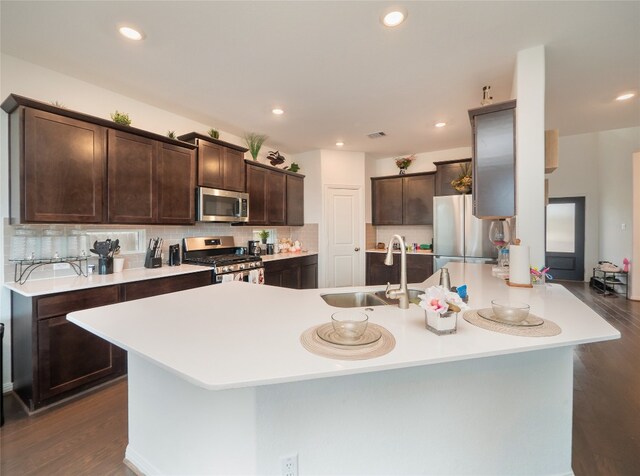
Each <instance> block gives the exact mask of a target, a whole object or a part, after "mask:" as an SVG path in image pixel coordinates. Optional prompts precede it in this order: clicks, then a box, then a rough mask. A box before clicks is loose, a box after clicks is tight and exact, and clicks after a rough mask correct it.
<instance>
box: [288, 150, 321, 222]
mask: <svg viewBox="0 0 640 476" xmlns="http://www.w3.org/2000/svg"><path fill="white" fill-rule="evenodd" d="M292 161H293V162H296V163H297V164H298V165H299V166H300V170H299V172H300V173H301V174H303V175H304V176H305V178H304V221H305V222H306V223H320V222H321V221H322V203H321V200H320V197H321V196H322V171H321V167H320V163H321V159H320V151H319V150H312V151H309V152H303V153H301V154H295V155H294V156H292Z"/></svg>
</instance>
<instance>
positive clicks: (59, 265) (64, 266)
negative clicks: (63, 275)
mask: <svg viewBox="0 0 640 476" xmlns="http://www.w3.org/2000/svg"><path fill="white" fill-rule="evenodd" d="M69 268H71V265H70V264H69V263H55V264H54V265H53V270H54V271H58V270H60V269H69Z"/></svg>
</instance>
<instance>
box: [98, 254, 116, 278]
mask: <svg viewBox="0 0 640 476" xmlns="http://www.w3.org/2000/svg"><path fill="white" fill-rule="evenodd" d="M98 274H113V258H111V257H101V258H98Z"/></svg>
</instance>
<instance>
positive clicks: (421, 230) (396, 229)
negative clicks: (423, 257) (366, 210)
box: [367, 225, 433, 247]
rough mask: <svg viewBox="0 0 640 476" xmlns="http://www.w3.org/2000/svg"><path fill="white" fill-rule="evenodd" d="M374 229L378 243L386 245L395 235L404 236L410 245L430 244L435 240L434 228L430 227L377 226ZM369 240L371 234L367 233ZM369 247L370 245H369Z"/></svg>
mask: <svg viewBox="0 0 640 476" xmlns="http://www.w3.org/2000/svg"><path fill="white" fill-rule="evenodd" d="M373 228H375V234H376V240H375V241H376V243H378V242H382V243H384V244H385V245H387V244H389V240H390V239H391V237H392V236H393V235H400V236H404V238H405V242H406V243H407V244H408V245H410V244H413V243H417V244H418V245H421V244H429V243H431V240H432V239H433V227H432V226H430V225H402V226H376V227H373ZM367 238H369V233H367ZM367 241H368V240H367ZM368 246H369V243H367V247H368ZM374 246H375V245H374Z"/></svg>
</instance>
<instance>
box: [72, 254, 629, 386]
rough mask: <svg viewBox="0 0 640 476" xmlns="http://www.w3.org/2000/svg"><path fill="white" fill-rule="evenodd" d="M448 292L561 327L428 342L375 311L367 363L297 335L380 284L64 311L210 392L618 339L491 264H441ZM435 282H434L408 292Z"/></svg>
mask: <svg viewBox="0 0 640 476" xmlns="http://www.w3.org/2000/svg"><path fill="white" fill-rule="evenodd" d="M447 267H448V268H449V269H450V274H451V283H452V285H461V284H463V283H466V284H467V285H468V288H469V297H470V299H469V305H470V307H471V308H475V309H477V308H484V307H490V302H491V300H492V299H496V298H511V299H514V300H519V301H524V302H527V303H529V304H530V305H531V312H532V313H534V314H536V315H538V316H541V317H544V318H546V319H551V320H553V321H554V322H555V323H557V324H558V325H559V326H560V327H561V328H562V333H561V334H560V335H557V336H553V337H519V336H511V335H506V334H499V333H495V332H491V331H487V330H484V329H480V328H478V327H475V326H473V325H471V324H469V323H467V322H466V321H464V319H462V318H461V317H459V318H458V332H457V333H456V334H452V335H447V336H436V335H435V334H432V333H431V332H429V331H427V330H426V329H425V327H424V312H423V309H422V308H420V307H419V306H416V305H415V304H411V305H410V308H409V309H407V310H401V309H399V308H398V307H397V306H376V307H374V308H372V309H374V310H373V311H368V314H369V318H370V321H371V322H373V323H376V324H379V325H382V326H384V327H385V328H387V329H388V330H389V331H390V332H391V333H392V334H393V335H394V337H395V339H396V347H395V349H394V350H393V351H392V352H390V353H389V354H387V355H384V356H382V357H378V358H375V359H370V360H362V361H340V360H332V359H327V358H323V357H319V356H316V355H314V354H311V353H309V352H308V351H306V350H305V349H304V348H303V347H302V345H301V344H300V335H301V334H302V332H303V331H305V330H306V329H308V328H310V327H312V326H315V325H318V324H322V323H325V322H329V321H330V317H331V314H332V313H333V312H336V311H338V310H340V308H335V307H331V306H329V305H328V304H326V303H325V302H324V300H323V299H322V298H321V297H320V295H321V294H325V293H330V292H335V293H339V292H349V291H352V290H377V289H381V287H379V286H370V287H364V286H363V287H358V288H336V289H333V290H329V289H313V290H293V289H285V288H277V287H272V286H257V285H252V284H247V283H240V282H231V283H225V284H221V285H216V286H206V287H203V288H197V289H191V290H187V291H181V292H179V293H173V294H167V295H162V296H156V297H152V298H147V299H141V300H137V301H131V302H126V303H119V304H114V305H109V306H104V307H100V308H94V309H89V310H86V311H79V312H74V313H71V314H69V316H68V319H69V320H70V321H72V322H74V323H76V324H78V325H79V326H81V327H83V328H85V329H87V330H89V331H90V332H93V333H94V334H96V335H98V336H100V337H103V338H105V339H106V340H108V341H110V342H112V343H114V344H116V345H118V346H120V347H122V348H124V349H126V350H127V351H129V352H135V353H136V354H138V355H139V356H141V357H142V358H145V359H147V360H149V361H152V362H153V363H155V364H156V365H159V366H160V367H162V368H164V369H167V370H168V371H170V372H173V373H174V374H176V375H179V376H180V377H182V378H184V379H185V380H187V381H189V382H191V383H193V384H195V385H198V386H200V387H204V388H207V389H211V390H222V389H229V388H239V387H250V386H258V385H265V384H275V383H284V382H293V381H300V380H308V379H315V378H321V377H329V376H341V375H350V374H357V373H365V372H374V371H381V370H389V369H398V368H404V367H413V366H421V365H429V364H439V363H443V362H451V361H456V360H463V359H475V358H481V357H487V356H497V355H502V354H511V353H517V352H525V351H532V350H542V349H550V348H555V347H561V346H571V345H576V344H583V343H588V342H597V341H604V340H611V339H617V338H619V337H620V333H619V332H618V331H617V330H616V329H614V328H613V327H612V326H611V325H610V324H608V323H607V322H606V321H605V320H604V319H602V318H601V317H600V316H598V315H597V314H596V313H595V312H594V311H592V310H591V309H590V308H589V307H588V306H587V305H585V304H584V303H582V302H581V301H579V300H578V299H577V298H576V297H575V296H573V295H572V294H571V293H570V292H569V291H567V290H566V289H565V288H564V287H562V286H561V285H557V284H549V285H547V286H544V287H540V288H538V287H536V288H533V289H523V288H510V287H508V286H507V285H506V284H504V282H503V281H502V280H500V279H498V278H495V277H493V276H491V266H488V265H479V264H462V263H460V264H458V263H450V264H449V265H448V266H447ZM432 284H437V275H434V276H432V277H431V278H429V279H428V280H427V281H425V282H424V283H422V284H420V285H412V286H410V287H411V288H414V289H416V288H425V287H427V286H429V285H432Z"/></svg>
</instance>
